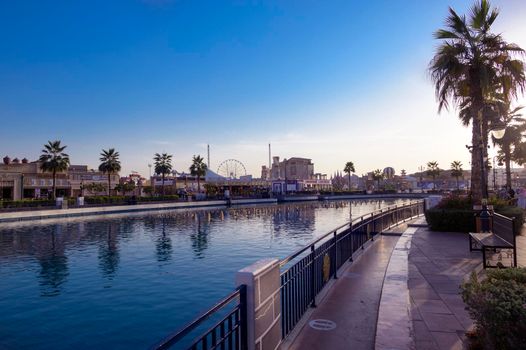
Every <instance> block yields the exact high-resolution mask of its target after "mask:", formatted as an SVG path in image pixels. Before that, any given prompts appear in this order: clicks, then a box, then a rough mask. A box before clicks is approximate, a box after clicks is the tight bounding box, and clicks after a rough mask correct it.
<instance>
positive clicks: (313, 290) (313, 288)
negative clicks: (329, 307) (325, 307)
mask: <svg viewBox="0 0 526 350" xmlns="http://www.w3.org/2000/svg"><path fill="white" fill-rule="evenodd" d="M310 259H311V264H310V278H311V287H310V293H311V299H312V301H311V304H310V306H311V307H316V286H315V284H316V267H315V266H314V265H315V263H316V253H315V251H314V244H313V245H311V246H310Z"/></svg>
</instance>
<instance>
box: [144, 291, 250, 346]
mask: <svg viewBox="0 0 526 350" xmlns="http://www.w3.org/2000/svg"><path fill="white" fill-rule="evenodd" d="M214 317H220V319H219V321H217V322H215V323H213V325H212V326H211V327H210V328H208V330H206V329H205V331H204V332H199V331H200V328H203V327H205V326H206V320H208V319H210V318H214ZM192 333H199V334H200V335H199V336H197V338H195V339H194V340H192V341H186V342H185V339H187V338H190V337H191V335H192ZM185 343H186V345H185ZM175 346H177V349H192V350H208V349H221V350H227V349H228V350H244V349H247V347H248V343H247V306H246V286H245V285H242V286H240V287H238V288H237V289H236V290H234V291H233V292H232V293H230V294H229V295H227V296H226V297H225V298H224V299H223V300H221V301H220V302H218V303H217V304H216V305H215V306H213V307H212V308H211V309H210V310H208V311H206V312H204V313H203V314H202V315H200V316H199V317H197V318H196V319H195V320H194V321H192V322H190V323H188V324H187V325H186V326H185V327H183V328H182V329H181V330H179V331H177V332H175V333H174V334H171V335H169V336H168V337H166V338H165V339H163V340H162V341H161V342H159V343H158V344H156V345H154V346H152V347H151V349H152V350H154V349H155V350H161V349H170V348H172V347H175Z"/></svg>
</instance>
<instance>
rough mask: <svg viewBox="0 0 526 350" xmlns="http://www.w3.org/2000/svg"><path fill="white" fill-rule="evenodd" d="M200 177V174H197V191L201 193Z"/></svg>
mask: <svg viewBox="0 0 526 350" xmlns="http://www.w3.org/2000/svg"><path fill="white" fill-rule="evenodd" d="M200 177H201V176H199V175H197V192H198V193H201V182H200V180H201V179H200Z"/></svg>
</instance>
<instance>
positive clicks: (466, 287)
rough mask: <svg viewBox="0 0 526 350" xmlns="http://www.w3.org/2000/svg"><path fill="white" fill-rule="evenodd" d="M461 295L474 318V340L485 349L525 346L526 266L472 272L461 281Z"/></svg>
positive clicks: (505, 349) (504, 349)
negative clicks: (480, 276)
mask: <svg viewBox="0 0 526 350" xmlns="http://www.w3.org/2000/svg"><path fill="white" fill-rule="evenodd" d="M462 298H463V299H464V302H465V303H466V305H467V309H468V311H469V314H470V315H471V317H472V318H473V320H475V326H476V336H477V338H478V339H476V343H477V344H482V346H483V347H484V348H485V349H496V350H508V349H524V347H525V344H526V269H524V268H515V269H504V270H488V271H487V278H486V279H485V280H483V281H482V282H480V281H478V279H477V276H476V274H475V273H473V274H472V276H471V279H470V281H469V282H467V283H464V284H463V285H462Z"/></svg>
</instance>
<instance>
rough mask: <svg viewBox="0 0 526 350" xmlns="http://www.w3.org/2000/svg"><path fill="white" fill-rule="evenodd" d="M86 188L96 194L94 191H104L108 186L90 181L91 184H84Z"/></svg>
mask: <svg viewBox="0 0 526 350" xmlns="http://www.w3.org/2000/svg"><path fill="white" fill-rule="evenodd" d="M84 189H86V191H88V192H90V193H91V194H94V193H97V192H104V191H106V186H104V185H103V184H101V183H98V182H92V183H89V184H85V185H84Z"/></svg>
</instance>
